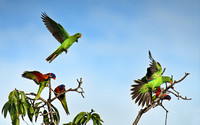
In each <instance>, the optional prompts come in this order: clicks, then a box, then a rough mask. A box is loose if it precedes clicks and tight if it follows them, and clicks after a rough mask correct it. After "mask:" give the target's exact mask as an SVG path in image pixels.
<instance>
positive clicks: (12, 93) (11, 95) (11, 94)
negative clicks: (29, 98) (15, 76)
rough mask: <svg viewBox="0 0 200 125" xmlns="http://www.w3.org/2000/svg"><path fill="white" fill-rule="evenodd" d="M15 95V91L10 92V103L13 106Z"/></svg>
mask: <svg viewBox="0 0 200 125" xmlns="http://www.w3.org/2000/svg"><path fill="white" fill-rule="evenodd" d="M14 94H15V90H13V91H12V92H10V94H9V96H8V99H9V101H10V103H11V104H13V96H14Z"/></svg>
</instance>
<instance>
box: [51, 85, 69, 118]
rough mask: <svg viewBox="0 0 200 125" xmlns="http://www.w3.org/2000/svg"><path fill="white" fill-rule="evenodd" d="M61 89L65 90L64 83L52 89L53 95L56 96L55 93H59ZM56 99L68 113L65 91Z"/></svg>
mask: <svg viewBox="0 0 200 125" xmlns="http://www.w3.org/2000/svg"><path fill="white" fill-rule="evenodd" d="M63 91H65V85H63V84H62V85H59V86H57V87H56V88H55V89H54V92H55V96H57V94H59V93H61V92H63ZM58 99H59V100H60V102H61V103H62V106H63V108H64V109H65V112H66V114H67V115H69V110H68V107H67V101H66V97H65V93H64V94H62V95H60V96H58Z"/></svg>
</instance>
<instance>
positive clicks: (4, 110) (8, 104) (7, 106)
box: [2, 101, 11, 118]
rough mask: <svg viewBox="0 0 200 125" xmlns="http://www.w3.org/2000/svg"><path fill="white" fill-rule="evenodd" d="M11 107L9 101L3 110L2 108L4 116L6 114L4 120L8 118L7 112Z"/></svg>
mask: <svg viewBox="0 0 200 125" xmlns="http://www.w3.org/2000/svg"><path fill="white" fill-rule="evenodd" d="M10 107H11V104H10V102H9V101H7V102H6V103H5V104H4V106H3V108H2V114H3V112H4V118H6V115H7V112H8V111H9V110H10Z"/></svg>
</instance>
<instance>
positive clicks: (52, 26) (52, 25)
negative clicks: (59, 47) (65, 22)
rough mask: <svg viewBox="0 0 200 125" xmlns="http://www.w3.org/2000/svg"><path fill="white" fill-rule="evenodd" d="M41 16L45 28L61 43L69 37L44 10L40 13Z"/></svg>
mask: <svg viewBox="0 0 200 125" xmlns="http://www.w3.org/2000/svg"><path fill="white" fill-rule="evenodd" d="M41 18H42V21H43V22H44V24H45V25H46V27H47V29H48V30H49V31H50V32H51V34H52V35H53V36H54V37H55V38H56V39H57V40H58V42H60V43H61V44H62V43H63V42H64V41H65V40H66V39H67V38H69V37H70V35H69V34H68V33H67V32H66V31H65V29H64V28H63V27H62V26H61V25H60V24H59V23H56V22H55V21H54V20H52V19H51V18H50V17H49V16H48V15H47V14H46V13H45V12H44V13H42V15H41Z"/></svg>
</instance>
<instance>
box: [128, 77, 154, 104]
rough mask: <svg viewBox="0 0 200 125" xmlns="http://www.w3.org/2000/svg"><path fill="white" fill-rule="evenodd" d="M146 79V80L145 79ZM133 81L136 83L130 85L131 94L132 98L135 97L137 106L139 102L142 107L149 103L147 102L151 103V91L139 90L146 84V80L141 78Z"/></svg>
mask: <svg viewBox="0 0 200 125" xmlns="http://www.w3.org/2000/svg"><path fill="white" fill-rule="evenodd" d="M144 78H145V77H143V78H142V79H144ZM145 81H146V80H145ZM134 82H135V83H136V84H134V85H131V87H132V88H131V91H132V93H131V95H132V99H135V103H137V102H138V106H139V105H140V104H141V105H142V107H143V106H144V105H145V104H146V106H148V105H149V103H150V104H151V102H152V93H151V91H147V92H144V93H142V92H140V89H141V88H142V87H143V86H144V85H145V84H146V82H144V81H143V80H140V79H138V80H134Z"/></svg>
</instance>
